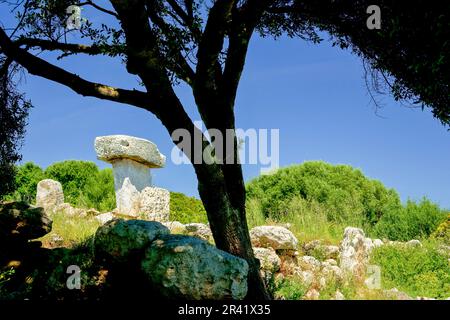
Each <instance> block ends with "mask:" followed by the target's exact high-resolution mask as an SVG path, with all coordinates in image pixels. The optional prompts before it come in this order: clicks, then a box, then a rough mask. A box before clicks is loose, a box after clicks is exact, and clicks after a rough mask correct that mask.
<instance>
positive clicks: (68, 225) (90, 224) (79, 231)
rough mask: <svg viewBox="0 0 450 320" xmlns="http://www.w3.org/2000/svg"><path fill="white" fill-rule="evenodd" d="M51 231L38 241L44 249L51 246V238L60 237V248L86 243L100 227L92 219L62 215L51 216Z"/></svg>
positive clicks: (98, 223)
mask: <svg viewBox="0 0 450 320" xmlns="http://www.w3.org/2000/svg"><path fill="white" fill-rule="evenodd" d="M52 220H53V224H52V231H51V232H50V233H49V234H47V235H45V236H44V237H42V238H41V239H39V240H40V241H42V244H43V245H44V246H46V247H51V246H53V242H54V240H53V237H54V236H56V235H57V236H60V237H61V238H62V239H63V240H62V243H61V244H60V245H61V246H64V247H67V248H73V247H76V246H79V245H81V244H83V243H85V242H86V241H88V240H89V239H90V238H91V237H92V236H93V235H94V234H95V232H96V231H97V229H98V227H99V226H100V225H101V224H100V222H98V221H97V220H96V219H94V218H93V217H79V216H73V217H67V215H65V214H63V213H55V214H54V215H53V216H52Z"/></svg>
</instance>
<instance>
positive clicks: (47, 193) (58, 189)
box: [36, 179, 64, 214]
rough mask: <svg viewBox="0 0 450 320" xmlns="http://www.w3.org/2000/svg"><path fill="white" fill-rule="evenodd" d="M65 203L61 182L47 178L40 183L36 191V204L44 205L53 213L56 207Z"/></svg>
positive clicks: (43, 206) (47, 210)
mask: <svg viewBox="0 0 450 320" xmlns="http://www.w3.org/2000/svg"><path fill="white" fill-rule="evenodd" d="M63 203H64V193H63V188H62V185H61V183H59V182H58V181H55V180H51V179H45V180H42V181H40V182H39V183H38V185H37V192H36V206H37V207H42V208H44V210H45V211H46V212H47V213H48V214H51V213H53V211H54V209H55V208H56V207H57V206H59V205H61V204H63Z"/></svg>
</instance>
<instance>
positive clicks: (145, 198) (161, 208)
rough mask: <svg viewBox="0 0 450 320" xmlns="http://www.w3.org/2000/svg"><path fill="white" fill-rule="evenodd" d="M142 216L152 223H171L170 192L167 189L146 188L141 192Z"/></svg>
mask: <svg viewBox="0 0 450 320" xmlns="http://www.w3.org/2000/svg"><path fill="white" fill-rule="evenodd" d="M139 212H140V214H142V215H143V218H144V219H146V220H150V221H159V222H165V221H169V215H170V192H169V191H168V190H166V189H162V188H156V187H146V188H145V189H144V190H142V191H141V196H140V210H139Z"/></svg>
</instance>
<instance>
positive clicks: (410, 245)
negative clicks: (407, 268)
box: [406, 239, 422, 248]
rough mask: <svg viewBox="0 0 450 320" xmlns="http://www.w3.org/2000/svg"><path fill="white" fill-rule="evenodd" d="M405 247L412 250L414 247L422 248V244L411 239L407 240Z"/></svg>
mask: <svg viewBox="0 0 450 320" xmlns="http://www.w3.org/2000/svg"><path fill="white" fill-rule="evenodd" d="M406 245H407V246H408V247H412V248H415V247H421V246H422V242H420V241H419V240H416V239H413V240H409V241H408V242H407V243H406Z"/></svg>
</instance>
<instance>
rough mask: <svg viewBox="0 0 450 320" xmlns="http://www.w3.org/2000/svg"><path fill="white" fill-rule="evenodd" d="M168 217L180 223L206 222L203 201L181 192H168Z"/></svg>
mask: <svg viewBox="0 0 450 320" xmlns="http://www.w3.org/2000/svg"><path fill="white" fill-rule="evenodd" d="M170 219H171V220H172V221H179V222H181V223H194V222H195V223H208V218H207V216H206V210H205V208H204V207H203V203H202V202H201V201H200V200H198V199H196V198H193V197H188V196H186V195H184V194H182V193H177V192H171V193H170Z"/></svg>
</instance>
